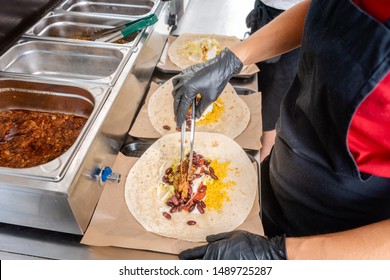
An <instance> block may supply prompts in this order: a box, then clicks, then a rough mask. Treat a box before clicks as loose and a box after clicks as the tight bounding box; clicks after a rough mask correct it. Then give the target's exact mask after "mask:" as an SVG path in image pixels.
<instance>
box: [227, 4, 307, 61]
mask: <svg viewBox="0 0 390 280" xmlns="http://www.w3.org/2000/svg"><path fill="white" fill-rule="evenodd" d="M310 2H311V1H310V0H306V1H303V2H301V3H299V4H297V5H296V6H294V7H292V8H290V9H289V10H287V11H285V12H283V13H282V14H280V15H279V16H278V17H276V18H275V19H274V20H273V21H271V22H270V23H268V24H267V25H265V26H264V27H262V28H261V29H259V30H258V31H257V32H255V33H254V34H252V35H251V36H250V37H248V38H247V39H246V40H244V41H242V42H241V43H239V44H238V45H235V46H233V47H231V48H230V50H231V51H232V52H233V53H234V54H235V55H236V56H237V57H238V58H239V59H240V60H241V61H242V63H243V64H244V65H249V64H252V63H256V62H260V61H263V60H266V59H268V58H271V57H274V56H277V55H280V54H282V53H285V52H288V51H290V50H292V49H295V48H297V47H299V46H300V45H301V41H302V34H303V25H304V21H305V16H306V12H307V10H308V7H309V5H310Z"/></svg>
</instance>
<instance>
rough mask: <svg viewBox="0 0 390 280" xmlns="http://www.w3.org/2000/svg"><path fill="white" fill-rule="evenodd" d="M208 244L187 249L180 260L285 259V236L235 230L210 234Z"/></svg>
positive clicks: (181, 254) (180, 256)
mask: <svg viewBox="0 0 390 280" xmlns="http://www.w3.org/2000/svg"><path fill="white" fill-rule="evenodd" d="M206 240H207V242H208V243H209V244H207V245H204V246H199V247H195V248H192V249H187V250H185V251H183V252H181V253H180V254H179V258H180V259H181V260H194V259H204V260H286V259H287V254H286V244H285V236H280V237H274V238H271V239H268V238H267V237H264V236H260V235H257V234H253V233H250V232H247V231H242V230H237V231H232V232H227V233H220V234H216V235H210V236H207V238H206Z"/></svg>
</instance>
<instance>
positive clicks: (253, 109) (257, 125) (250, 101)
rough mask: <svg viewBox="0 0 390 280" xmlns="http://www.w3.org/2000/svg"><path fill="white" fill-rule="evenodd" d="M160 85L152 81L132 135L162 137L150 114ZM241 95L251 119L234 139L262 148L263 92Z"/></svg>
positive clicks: (243, 144) (151, 137) (251, 147)
mask: <svg viewBox="0 0 390 280" xmlns="http://www.w3.org/2000/svg"><path fill="white" fill-rule="evenodd" d="M158 87H159V85H158V84H156V83H151V85H150V89H149V92H148V94H147V96H146V99H145V103H144V104H143V106H142V107H141V109H140V111H139V113H138V116H137V118H136V119H135V121H134V124H133V126H132V127H131V129H130V131H129V134H130V135H131V136H133V137H137V138H145V139H157V138H160V137H161V134H160V133H159V132H158V131H157V130H155V129H154V127H153V125H152V123H151V122H150V120H149V116H148V104H149V99H150V97H151V96H152V94H153V92H154V91H155V90H156V89H157V88H158ZM239 97H240V98H241V99H242V100H243V101H244V102H245V103H246V105H247V106H248V108H249V111H250V120H249V123H248V126H247V127H246V129H245V130H244V131H243V132H242V133H241V134H240V135H239V136H237V137H236V138H235V139H234V140H235V141H236V142H237V143H238V144H239V145H240V146H241V147H242V148H244V149H249V150H260V148H261V142H260V138H261V134H262V130H263V128H262V118H261V93H260V92H256V93H253V94H249V95H239ZM172 106H173V104H172Z"/></svg>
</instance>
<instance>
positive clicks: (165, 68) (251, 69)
mask: <svg viewBox="0 0 390 280" xmlns="http://www.w3.org/2000/svg"><path fill="white" fill-rule="evenodd" d="M176 38H177V37H176V36H172V35H169V36H168V40H167V43H166V44H165V47H164V49H163V52H162V54H161V58H160V60H159V62H158V63H157V69H159V70H160V71H161V72H163V73H170V74H175V73H176V74H178V73H179V72H181V71H182V70H183V69H182V68H180V67H179V66H177V65H176V64H174V63H173V62H172V61H171V60H170V58H169V56H168V48H169V46H170V44H172V42H173V41H175V40H176ZM259 71H260V70H259V68H258V67H257V66H256V64H251V65H248V66H245V67H244V68H243V69H242V71H241V72H240V73H239V74H237V75H236V77H239V78H248V77H250V76H252V75H254V74H256V73H257V72H259Z"/></svg>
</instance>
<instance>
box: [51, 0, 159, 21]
mask: <svg viewBox="0 0 390 280" xmlns="http://www.w3.org/2000/svg"><path fill="white" fill-rule="evenodd" d="M157 2H159V1H158V0H116V1H113V0H68V1H65V2H64V3H62V4H60V6H59V7H58V8H57V9H56V10H55V11H56V12H64V11H67V12H74V13H93V14H97V15H108V16H117V17H125V18H128V17H132V16H137V17H140V16H145V15H147V14H149V13H153V12H154V10H155V8H156V6H157V5H156V4H157Z"/></svg>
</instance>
